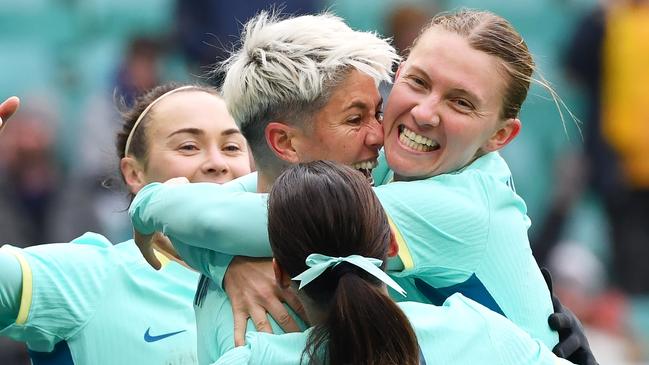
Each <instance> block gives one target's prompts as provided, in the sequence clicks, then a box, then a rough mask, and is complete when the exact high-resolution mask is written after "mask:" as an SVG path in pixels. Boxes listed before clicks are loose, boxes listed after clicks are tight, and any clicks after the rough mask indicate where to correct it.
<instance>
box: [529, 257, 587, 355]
mask: <svg viewBox="0 0 649 365" xmlns="http://www.w3.org/2000/svg"><path fill="white" fill-rule="evenodd" d="M541 273H542V274H543V278H544V279H545V283H546V284H547V285H548V289H550V295H551V296H552V306H553V308H554V313H552V314H551V315H550V317H548V324H549V325H550V328H552V330H554V331H557V332H559V343H558V344H557V345H556V346H554V348H553V349H552V352H554V354H555V355H557V356H559V357H561V358H564V359H566V360H568V361H571V362H573V363H575V364H577V365H598V364H597V361H596V360H595V356H594V355H593V352H592V351H591V349H590V344H589V343H588V339H587V338H586V334H585V333H584V328H583V326H582V325H581V322H580V321H579V319H578V318H577V316H576V315H575V314H574V313H572V311H571V310H570V309H568V308H566V307H564V306H563V305H562V304H561V302H560V301H559V298H557V297H556V296H555V295H554V293H553V291H552V276H551V275H550V271H549V270H548V269H546V268H541Z"/></svg>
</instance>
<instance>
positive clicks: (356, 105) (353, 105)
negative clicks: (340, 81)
mask: <svg viewBox="0 0 649 365" xmlns="http://www.w3.org/2000/svg"><path fill="white" fill-rule="evenodd" d="M376 105H377V107H378V108H379V109H381V106H382V105H383V97H380V98H379V102H378V103H377V104H376ZM353 108H359V109H369V107H368V105H367V103H364V102H362V101H360V100H355V101H352V102H351V104H349V105H348V106H347V107H346V108H345V109H344V110H349V109H353Z"/></svg>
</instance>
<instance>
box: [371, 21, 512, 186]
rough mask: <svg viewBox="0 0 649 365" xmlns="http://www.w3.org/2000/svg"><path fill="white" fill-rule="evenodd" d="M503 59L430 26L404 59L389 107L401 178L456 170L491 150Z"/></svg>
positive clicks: (390, 153)
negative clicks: (500, 62)
mask: <svg viewBox="0 0 649 365" xmlns="http://www.w3.org/2000/svg"><path fill="white" fill-rule="evenodd" d="M500 67H502V66H501V65H499V60H498V59H497V58H496V57H494V56H491V55H488V54H486V53H484V52H481V51H478V50H475V49H473V48H472V47H471V46H470V45H469V43H468V41H467V40H466V39H465V38H463V37H461V36H459V35H456V34H453V33H450V32H446V31H443V30H438V29H431V30H428V31H427V32H426V33H425V34H423V35H422V37H421V39H420V40H419V42H418V43H417V45H416V46H415V48H414V49H413V50H412V52H411V53H410V56H409V57H408V59H407V60H406V61H405V62H404V63H403V64H402V65H401V67H400V69H399V72H398V75H397V79H396V81H395V84H394V87H393V88H392V92H391V93H390V97H389V99H388V102H387V105H386V109H385V120H384V124H383V126H384V133H385V152H386V158H387V160H388V164H389V165H390V167H391V168H392V169H393V171H394V172H395V175H396V176H397V177H398V178H401V179H417V178H426V177H430V176H435V175H439V174H443V173H447V172H451V171H454V170H457V169H459V168H462V167H463V166H466V165H467V164H469V163H470V162H472V161H473V160H474V159H475V158H476V157H478V156H479V155H481V154H483V153H485V152H488V151H489V150H493V148H492V146H491V145H490V144H489V141H490V138H491V137H492V136H493V135H494V133H497V130H498V129H499V128H500V126H501V124H502V121H501V118H500V113H501V109H502V104H503V102H502V99H503V94H504V89H505V82H504V81H503V77H502V74H501V73H500V72H499V69H500Z"/></svg>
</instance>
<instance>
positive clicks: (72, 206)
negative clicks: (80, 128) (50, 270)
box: [0, 105, 97, 247]
mask: <svg viewBox="0 0 649 365" xmlns="http://www.w3.org/2000/svg"><path fill="white" fill-rule="evenodd" d="M54 119H55V118H53V116H52V115H48V114H47V113H45V112H42V111H36V110H30V109H29V108H28V107H27V106H26V105H23V107H22V109H21V110H20V111H18V112H17V113H16V115H14V116H13V117H12V120H11V121H10V122H9V123H8V125H7V126H6V128H5V130H4V132H3V136H2V142H1V143H0V195H1V196H0V232H1V233H0V236H2V241H3V243H11V244H14V245H16V246H20V247H25V246H29V245H33V244H38V243H43V242H58V241H68V240H70V239H72V238H74V237H76V235H78V234H81V233H83V232H85V231H87V230H92V229H96V228H97V221H96V219H95V216H94V215H93V214H91V212H89V211H88V209H87V207H86V204H85V201H86V200H85V199H84V198H85V194H84V190H83V189H77V188H75V187H74V186H70V185H67V183H66V182H65V181H64V179H63V176H62V174H61V169H60V165H59V162H58V161H57V160H56V159H55V153H54V143H55V140H54V126H55V124H54Z"/></svg>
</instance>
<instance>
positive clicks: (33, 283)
mask: <svg viewBox="0 0 649 365" xmlns="http://www.w3.org/2000/svg"><path fill="white" fill-rule="evenodd" d="M10 100H13V99H10ZM13 103H14V102H13V101H11V105H10V106H11V109H15V108H14V106H15V104H13ZM4 105H5V104H3V107H2V109H3V110H5V106H4ZM7 109H10V108H8V107H7ZM0 114H3V115H2V116H3V119H5V122H6V117H7V116H8V115H9V114H10V113H9V112H7V113H6V114H7V115H4V111H3V112H2V113H0ZM9 124H10V122H9ZM117 151H118V157H119V158H120V172H121V174H122V177H123V178H124V181H125V183H126V185H127V186H128V189H129V192H130V193H132V194H135V193H137V192H138V191H139V190H140V189H141V188H142V187H143V186H144V185H146V184H148V183H151V182H154V181H166V180H167V179H170V178H173V177H177V176H184V177H186V178H187V179H189V180H190V181H195V182H211V183H224V182H226V181H230V180H232V179H234V178H236V177H238V176H242V175H245V174H248V173H249V172H250V161H249V155H248V149H247V144H246V141H245V139H244V138H243V137H242V135H241V133H240V132H239V129H238V128H237V126H236V124H235V123H234V120H233V119H232V117H231V116H230V114H229V113H228V111H227V109H226V107H225V103H224V101H223V100H222V99H221V97H220V96H219V94H218V93H217V91H216V90H215V89H213V88H209V87H203V86H191V85H187V86H181V87H178V86H174V85H167V86H161V87H158V88H155V89H153V90H152V91H150V92H149V93H147V94H146V95H144V96H142V97H141V98H140V99H139V100H138V102H137V104H136V105H135V106H134V107H133V108H132V109H131V110H129V111H128V112H126V113H125V114H124V120H123V128H122V130H121V131H120V132H119V134H118V136H117ZM157 239H158V240H160V241H161V242H162V241H164V240H165V238H164V237H162V236H159V237H158V238H157ZM157 255H158V257H160V259H161V260H162V261H163V262H164V267H163V268H162V270H160V271H155V270H153V269H152V268H151V267H150V266H149V265H148V264H147V263H146V262H145V261H144V260H143V259H142V256H141V255H140V253H139V251H138V250H137V247H136V245H135V243H134V242H133V240H129V241H126V242H122V243H118V244H115V245H113V244H112V243H111V242H109V241H108V240H107V239H106V238H104V237H103V236H100V235H98V234H95V233H86V234H84V235H83V236H81V237H79V238H77V239H74V240H73V241H71V242H70V243H60V244H46V245H39V246H34V247H29V248H26V249H18V248H14V247H11V246H9V245H5V246H3V247H2V249H0V336H8V337H10V338H12V339H14V340H17V341H23V342H25V343H26V344H27V346H28V348H29V350H30V356H31V358H32V361H33V362H34V364H50V363H56V364H193V363H196V362H197V356H196V328H195V317H194V310H193V307H192V300H193V298H194V293H195V288H196V284H197V281H198V274H197V273H196V272H194V271H192V270H190V269H188V268H187V267H185V266H183V265H182V264H181V263H178V262H175V261H174V260H169V259H168V258H167V257H166V256H164V255H163V254H161V253H160V252H157Z"/></svg>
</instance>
